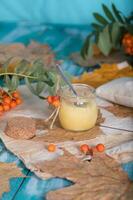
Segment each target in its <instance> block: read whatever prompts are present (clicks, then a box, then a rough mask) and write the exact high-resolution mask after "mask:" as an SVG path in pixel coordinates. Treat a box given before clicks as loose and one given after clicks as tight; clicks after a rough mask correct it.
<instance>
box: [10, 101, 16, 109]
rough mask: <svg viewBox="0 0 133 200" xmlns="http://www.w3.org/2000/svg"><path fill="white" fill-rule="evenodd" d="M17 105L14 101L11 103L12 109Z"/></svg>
mask: <svg viewBox="0 0 133 200" xmlns="http://www.w3.org/2000/svg"><path fill="white" fill-rule="evenodd" d="M16 105H17V103H16V101H14V100H12V101H11V103H10V107H11V108H15V107H16Z"/></svg>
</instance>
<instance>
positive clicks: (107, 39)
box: [81, 3, 133, 58]
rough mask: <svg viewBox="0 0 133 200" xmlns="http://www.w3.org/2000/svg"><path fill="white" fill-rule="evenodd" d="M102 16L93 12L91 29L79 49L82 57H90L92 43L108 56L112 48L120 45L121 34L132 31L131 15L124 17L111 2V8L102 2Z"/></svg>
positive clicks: (91, 54) (132, 17) (132, 18)
mask: <svg viewBox="0 0 133 200" xmlns="http://www.w3.org/2000/svg"><path fill="white" fill-rule="evenodd" d="M102 9H103V12H104V15H105V17H104V16H102V15H100V14H99V13H96V12H94V13H93V16H94V18H95V21H96V22H94V23H92V28H93V31H92V33H90V34H89V35H88V36H87V38H86V40H85V42H84V45H83V47H82V49H81V56H82V57H83V58H86V57H88V58H89V57H92V56H93V55H94V53H93V44H96V45H97V46H98V47H99V50H100V51H101V52H102V53H103V55H105V56H108V55H109V54H110V52H111V51H112V49H119V48H120V45H121V38H122V34H124V33H126V32H130V33H131V34H132V33H133V24H132V21H133V15H132V14H131V16H128V17H125V16H124V15H123V14H122V13H121V12H120V11H119V10H118V9H117V8H116V6H115V5H114V4H113V3H112V5H111V9H110V8H108V7H107V6H106V5H105V4H102Z"/></svg>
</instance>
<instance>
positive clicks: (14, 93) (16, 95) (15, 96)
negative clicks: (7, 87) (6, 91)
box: [12, 91, 20, 98]
mask: <svg viewBox="0 0 133 200" xmlns="http://www.w3.org/2000/svg"><path fill="white" fill-rule="evenodd" d="M12 96H13V97H14V98H19V97H20V94H19V92H17V91H15V92H13V93H12Z"/></svg>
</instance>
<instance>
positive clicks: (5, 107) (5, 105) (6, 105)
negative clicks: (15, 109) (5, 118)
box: [3, 103, 10, 111]
mask: <svg viewBox="0 0 133 200" xmlns="http://www.w3.org/2000/svg"><path fill="white" fill-rule="evenodd" d="M3 110H4V111H8V110H10V105H9V104H7V103H4V104H3Z"/></svg>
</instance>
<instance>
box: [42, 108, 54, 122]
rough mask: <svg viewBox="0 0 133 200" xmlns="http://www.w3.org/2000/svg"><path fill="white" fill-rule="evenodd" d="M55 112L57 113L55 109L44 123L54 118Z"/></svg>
mask: <svg viewBox="0 0 133 200" xmlns="http://www.w3.org/2000/svg"><path fill="white" fill-rule="evenodd" d="M56 111H57V108H56V109H55V110H54V111H53V112H52V114H51V115H50V116H49V117H48V118H47V119H45V122H48V121H49V120H50V119H51V118H52V117H53V116H54V114H55V113H56Z"/></svg>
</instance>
